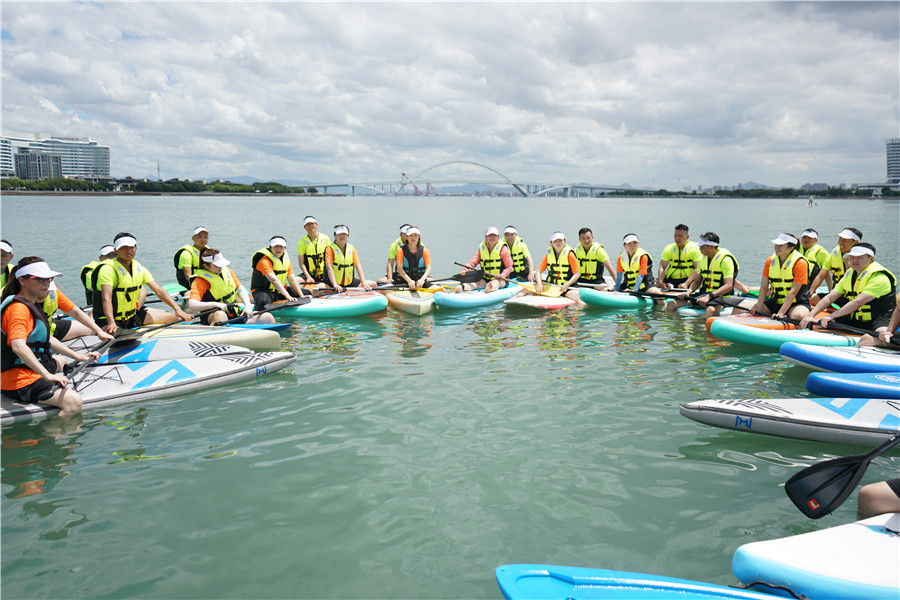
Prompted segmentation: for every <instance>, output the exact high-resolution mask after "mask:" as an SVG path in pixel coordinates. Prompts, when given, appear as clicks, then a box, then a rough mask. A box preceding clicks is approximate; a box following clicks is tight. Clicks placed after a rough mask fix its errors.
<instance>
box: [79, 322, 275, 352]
mask: <svg viewBox="0 0 900 600" xmlns="http://www.w3.org/2000/svg"><path fill="white" fill-rule="evenodd" d="M150 327H153V326H152V325H151V326H150ZM146 329H147V328H146V327H142V328H141V329H138V331H143V330H146ZM151 338H152V339H167V340H183V341H197V342H200V341H202V342H211V343H215V344H234V345H235V346H243V347H244V348H248V349H250V350H277V349H278V348H279V347H280V346H281V336H280V335H279V334H278V332H277V331H270V330H268V329H259V328H255V327H254V328H244V327H216V326H213V325H189V324H187V323H184V324H181V323H179V324H177V325H172V326H171V327H166V328H164V329H156V330H154V331H149V332H147V333H146V335H142V336H141V339H151ZM79 339H81V340H83V341H82V343H83V344H84V345H85V346H86V347H87V346H94V345H96V344H98V343H99V342H100V339H99V338H98V337H97V336H95V335H86V336H83V337H81V338H79Z"/></svg>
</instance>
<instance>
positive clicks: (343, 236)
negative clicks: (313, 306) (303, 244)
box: [325, 224, 375, 293]
mask: <svg viewBox="0 0 900 600" xmlns="http://www.w3.org/2000/svg"><path fill="white" fill-rule="evenodd" d="M349 238H350V228H349V227H347V226H346V225H343V224H341V225H335V226H334V242H333V243H332V244H331V245H330V246H328V248H326V249H325V273H326V275H327V276H328V281H330V282H331V287H333V288H334V289H335V291H336V292H338V293H340V292H343V291H344V288H345V287H362V288H363V289H364V290H366V291H369V290H371V289H372V286H374V285H375V282H374V281H369V280H367V279H366V274H365V273H363V268H362V263H360V262H359V254H357V252H356V248H354V247H353V246H352V245H351V244H348V243H347V240H348V239H349ZM354 271H355V272H356V275H355V276H354Z"/></svg>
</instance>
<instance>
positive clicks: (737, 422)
mask: <svg viewBox="0 0 900 600" xmlns="http://www.w3.org/2000/svg"><path fill="white" fill-rule="evenodd" d="M734 426H735V427H746V428H747V429H752V428H753V417H747V418H746V419H745V418H743V417H741V416H740V415H737V416H735V418H734Z"/></svg>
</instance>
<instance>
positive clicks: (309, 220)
mask: <svg viewBox="0 0 900 600" xmlns="http://www.w3.org/2000/svg"><path fill="white" fill-rule="evenodd" d="M310 223H315V224H317V225H318V223H319V222H318V221H316V218H315V217H306V218H305V219H303V226H304V227H305V226H307V225H309V224H310Z"/></svg>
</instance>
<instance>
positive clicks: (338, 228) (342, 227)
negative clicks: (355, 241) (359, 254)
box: [334, 225, 350, 235]
mask: <svg viewBox="0 0 900 600" xmlns="http://www.w3.org/2000/svg"><path fill="white" fill-rule="evenodd" d="M339 233H346V234H347V235H350V228H349V227H347V226H346V225H335V226H334V235H337V234H339Z"/></svg>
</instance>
